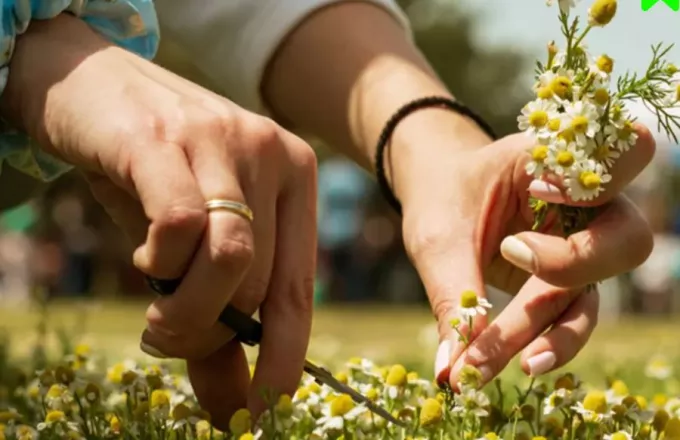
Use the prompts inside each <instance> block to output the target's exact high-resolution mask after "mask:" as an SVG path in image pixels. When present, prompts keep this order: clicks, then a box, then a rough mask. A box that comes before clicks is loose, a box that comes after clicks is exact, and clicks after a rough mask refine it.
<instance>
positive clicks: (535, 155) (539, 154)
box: [475, 145, 548, 300]
mask: <svg viewBox="0 0 680 440" xmlns="http://www.w3.org/2000/svg"><path fill="white" fill-rule="evenodd" d="M546 157H548V146H547V145H537V146H535V147H534V148H533V150H531V158H532V159H533V160H534V162H543V161H544V160H545V158H546ZM476 299H477V295H475V300H476Z"/></svg>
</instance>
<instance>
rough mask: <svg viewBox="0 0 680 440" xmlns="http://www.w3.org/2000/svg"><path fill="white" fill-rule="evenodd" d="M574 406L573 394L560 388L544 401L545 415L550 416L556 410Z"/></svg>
mask: <svg viewBox="0 0 680 440" xmlns="http://www.w3.org/2000/svg"><path fill="white" fill-rule="evenodd" d="M573 404H574V399H573V394H572V392H571V391H569V390H567V389H565V388H559V389H556V390H555V391H553V392H552V393H550V394H549V395H547V396H546V398H545V399H544V400H543V415H546V416H547V415H549V414H551V413H552V412H553V411H555V410H559V409H562V408H568V407H570V406H571V405H573Z"/></svg>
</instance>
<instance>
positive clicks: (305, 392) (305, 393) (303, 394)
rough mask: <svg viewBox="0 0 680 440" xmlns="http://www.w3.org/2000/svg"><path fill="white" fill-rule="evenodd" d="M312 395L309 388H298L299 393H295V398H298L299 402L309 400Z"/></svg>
mask: <svg viewBox="0 0 680 440" xmlns="http://www.w3.org/2000/svg"><path fill="white" fill-rule="evenodd" d="M310 395H311V393H310V392H309V388H307V387H302V388H298V390H297V392H296V393H295V397H297V399H298V400H302V401H304V400H307V399H309V396H310Z"/></svg>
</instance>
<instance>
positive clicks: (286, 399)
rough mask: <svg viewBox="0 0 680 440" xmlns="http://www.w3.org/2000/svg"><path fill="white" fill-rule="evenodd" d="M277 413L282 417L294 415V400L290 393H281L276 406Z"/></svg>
mask: <svg viewBox="0 0 680 440" xmlns="http://www.w3.org/2000/svg"><path fill="white" fill-rule="evenodd" d="M274 410H275V411H276V414H278V415H279V416H280V417H283V418H288V417H290V416H292V415H293V400H292V399H291V398H290V396H289V395H288V394H281V395H280V396H279V401H278V402H277V403H276V406H275V407H274Z"/></svg>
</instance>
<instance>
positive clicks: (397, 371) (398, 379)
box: [385, 364, 408, 387]
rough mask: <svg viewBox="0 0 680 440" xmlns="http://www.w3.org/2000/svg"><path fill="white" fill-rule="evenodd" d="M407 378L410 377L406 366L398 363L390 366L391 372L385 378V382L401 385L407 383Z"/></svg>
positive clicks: (396, 385)
mask: <svg viewBox="0 0 680 440" xmlns="http://www.w3.org/2000/svg"><path fill="white" fill-rule="evenodd" d="M407 380H408V377H407V371H406V368H404V366H403V365H400V364H397V365H393V366H392V368H390V372H389V373H387V379H385V383H387V385H391V386H395V387H401V386H404V385H406V381H407Z"/></svg>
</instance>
